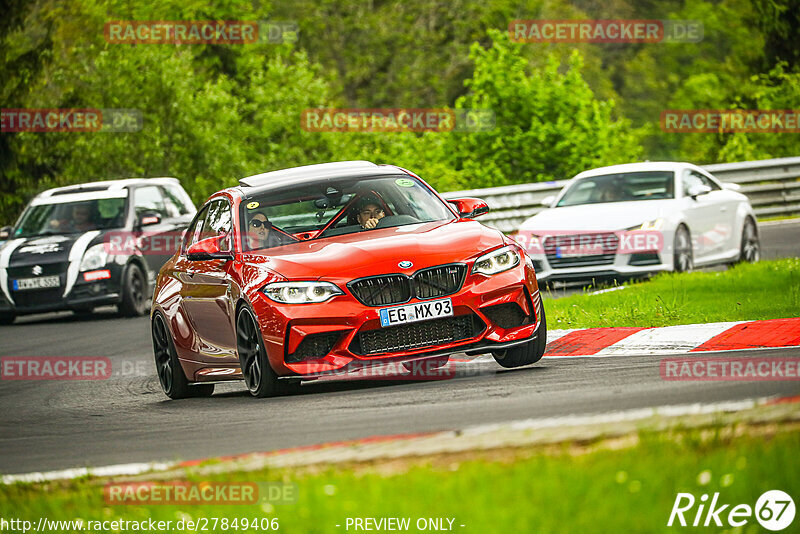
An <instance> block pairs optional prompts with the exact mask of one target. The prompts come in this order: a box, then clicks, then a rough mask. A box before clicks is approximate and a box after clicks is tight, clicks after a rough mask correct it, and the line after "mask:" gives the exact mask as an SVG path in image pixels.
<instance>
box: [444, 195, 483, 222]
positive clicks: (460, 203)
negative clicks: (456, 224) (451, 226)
mask: <svg viewBox="0 0 800 534" xmlns="http://www.w3.org/2000/svg"><path fill="white" fill-rule="evenodd" d="M448 202H449V203H450V204H452V205H453V206H454V207H455V208H456V211H457V212H458V214H459V215H460V216H461V217H464V218H465V219H474V218H475V217H480V216H481V215H483V214H485V213H489V205H488V204H487V203H486V201H485V200H481V199H479V198H454V199H452V200H448Z"/></svg>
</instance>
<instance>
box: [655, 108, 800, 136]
mask: <svg viewBox="0 0 800 534" xmlns="http://www.w3.org/2000/svg"><path fill="white" fill-rule="evenodd" d="M660 122H661V130H662V131H664V132H667V133H799V132H800V109H667V110H664V111H662V112H661V121H660Z"/></svg>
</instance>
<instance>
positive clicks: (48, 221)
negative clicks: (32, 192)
mask: <svg viewBox="0 0 800 534" xmlns="http://www.w3.org/2000/svg"><path fill="white" fill-rule="evenodd" d="M57 199H58V197H55V198H54V200H57ZM125 202H126V198H124V197H120V198H98V199H87V200H79V201H74V202H57V201H56V202H54V203H49V204H34V205H31V206H29V207H28V209H27V210H25V213H24V214H23V215H22V219H20V223H19V225H18V226H17V228H16V230H15V232H14V237H36V236H44V235H55V234H74V233H83V232H88V231H90V230H105V229H110V228H120V227H122V226H124V224H125Z"/></svg>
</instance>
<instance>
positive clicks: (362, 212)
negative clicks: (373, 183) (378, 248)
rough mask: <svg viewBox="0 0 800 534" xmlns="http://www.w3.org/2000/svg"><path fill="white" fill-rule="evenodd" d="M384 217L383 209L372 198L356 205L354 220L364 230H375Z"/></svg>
mask: <svg viewBox="0 0 800 534" xmlns="http://www.w3.org/2000/svg"><path fill="white" fill-rule="evenodd" d="M385 216H386V213H384V211H383V208H382V207H381V206H380V204H379V203H378V201H377V200H375V199H374V198H372V197H367V198H365V199H363V200H362V201H361V202H360V203H359V204H358V211H357V215H356V220H357V221H358V224H360V225H361V228H363V229H364V230H370V229H372V228H375V227H376V226H377V225H378V223H379V222H380V220H381V219H383V218H384V217H385Z"/></svg>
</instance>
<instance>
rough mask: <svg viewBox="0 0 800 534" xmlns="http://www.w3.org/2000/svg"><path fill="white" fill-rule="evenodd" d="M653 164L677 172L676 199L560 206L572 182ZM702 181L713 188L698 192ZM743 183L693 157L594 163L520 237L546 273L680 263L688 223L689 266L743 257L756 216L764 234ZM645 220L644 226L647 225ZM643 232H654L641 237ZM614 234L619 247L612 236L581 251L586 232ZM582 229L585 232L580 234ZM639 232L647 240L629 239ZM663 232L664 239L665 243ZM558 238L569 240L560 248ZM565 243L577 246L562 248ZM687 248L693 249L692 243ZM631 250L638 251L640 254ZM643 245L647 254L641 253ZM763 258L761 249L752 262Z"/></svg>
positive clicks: (619, 271) (620, 273)
mask: <svg viewBox="0 0 800 534" xmlns="http://www.w3.org/2000/svg"><path fill="white" fill-rule="evenodd" d="M648 171H668V172H672V173H673V178H672V179H673V180H674V187H673V190H672V195H673V198H661V199H651V200H647V199H643V200H631V201H614V202H596V203H588V204H579V205H571V206H562V207H556V206H558V204H559V202H560V201H561V200H562V198H563V197H564V196H565V194H566V193H567V192H568V191H570V188H572V187H575V186H577V185H578V184H579V183H580V182H581V181H582V180H585V179H587V178H591V177H597V176H605V175H612V174H614V175H616V174H622V173H630V172H648ZM700 181H702V182H703V185H705V184H708V187H710V188H711V189H712V190H711V191H708V192H704V193H701V194H698V195H696V196H695V197H692V196H690V195H689V194H688V191H686V190H685V189H688V188H690V187H691V186H695V189H692V191H693V192H697V188H696V186H697V185H698V183H699V182H700ZM665 183H668V182H665ZM738 189H739V186H738V185H737V184H723V183H722V182H720V181H719V180H717V179H716V178H714V177H713V176H712V175H711V174H709V173H708V172H707V171H705V170H703V169H701V168H700V167H697V166H696V165H692V164H690V163H676V162H647V163H631V164H624V165H613V166H610V167H602V168H598V169H592V170H589V171H585V172H582V173H580V174H578V175H577V176H575V178H573V179H572V180H570V181H569V182H568V183H567V185H565V186H564V188H563V189H562V190H561V191H560V192H559V194H558V195H557V196H556V198H555V200H554V201H553V202H552V203H551V204H550V205H551V206H554V207H550V208H548V209H545V210H544V211H542V212H540V213H538V214H536V215H534V216H533V217H531V218H530V219H528V220H526V221H525V222H524V223H523V224H522V226H521V227H520V230H519V231H518V233H517V234H516V235H515V236H512V237H515V238H516V239H517V240H518V241H519V242H520V244H521V245H522V246H523V247H524V248H525V249H526V250H527V252H528V254H529V255H530V256H531V258H532V259H533V261H534V265H535V267H536V274H537V277H538V279H539V280H551V281H552V280H576V279H592V278H596V277H625V276H637V275H644V274H648V273H654V272H659V271H672V270H675V267H676V265H675V254H674V252H675V239H676V234H677V232H678V229H679V228H681V227H684V228H686V229H688V232H689V237H690V239H689V241H691V249H692V256H693V258H692V260H693V261H692V263H691V264H690V266H689V268H691V267H692V266H694V267H701V266H707V265H711V264H716V263H727V262H735V261H737V260H739V259H740V256H741V255H742V250H743V247H742V242H743V239H744V238H743V231H744V225H745V222H746V221H747V220H748V219H750V220H752V229H753V230H755V235H756V240H757V235H758V230H757V226H756V217H755V214H754V212H753V208H752V207H751V205H750V202H749V200H748V198H747V197H746V196H745V195H743V194H741V193H739V192H738ZM576 191H577V190H576ZM648 223H650V225H651V226H648ZM642 225H645V226H644V228H641V229H639V228H640V227H642ZM634 228H637V230H633V229H634ZM637 233H638V234H648V235H642V236H641V237H640V238H635V235H636V234H637ZM611 234H613V235H615V236H616V239H617V240H618V246H617V247H614V246H613V239H614V238H611V240H612V241H610V242H608V243H610V244H609V245H608V246H606V248H605V250H603V246H605V245H603V246H601V245H597V247H596V250H592V249H591V248H590V247H589V246H580V247H578V250H577V251H575V249H576V247H575V246H574V245H575V244H576V242H577V243H578V244H579V245H583V244H584V242H581V241H580V239H582V237H580V236H584V237H586V240H585V243H586V244H587V245H590V244H591V243H592V240H593V238H595V237H596V238H597V239H598V243H601V242H602V243H606V242H605V241H602V240H600V236H604V235H607V236H610V235H611ZM574 236H579V237H578V238H577V241H576V238H575V237H574ZM634 238H635V239H639V245H638V246H637V247H633V248H631V247H630V246H629V245H630V243H631V242H632V241H631V239H634ZM656 239H658V240H659V241H660V242H659V243H657V244H656V243H655V240H656ZM552 240H555V241H552ZM748 242H749V240H748ZM553 243H557V244H562V245H563V244H565V243H566V244H568V245H569V246H562V247H555V248H554V246H553ZM756 246H757V241H756ZM626 247H627V248H626ZM565 248H566V249H568V250H570V251H573V253H572V254H566V255H564V254H561V250H563V249H565ZM623 248H624V249H625V250H623ZM684 249H688V245H687V246H686V247H684ZM630 250H636V252H635V253H633V254H632V253H631V252H629V251H630ZM640 252H641V253H642V254H643V255H639V253H640ZM634 254H636V256H635V257H634ZM757 259H758V251H757V250H756V255H755V259H754V260H752V261H755V260H757ZM632 262H633V264H631V263H632ZM679 270H683V269H679Z"/></svg>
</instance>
